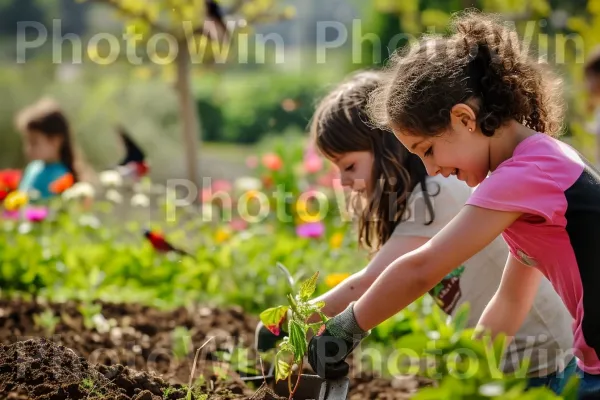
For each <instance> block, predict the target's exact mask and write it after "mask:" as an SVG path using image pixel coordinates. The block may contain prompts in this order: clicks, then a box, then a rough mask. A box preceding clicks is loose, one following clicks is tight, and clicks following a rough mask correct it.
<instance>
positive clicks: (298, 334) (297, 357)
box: [260, 271, 328, 399]
mask: <svg viewBox="0 0 600 400" xmlns="http://www.w3.org/2000/svg"><path fill="white" fill-rule="evenodd" d="M318 277H319V272H318V271H317V272H315V273H314V274H313V276H311V277H310V278H309V279H307V280H306V281H304V282H302V283H301V284H300V287H299V289H298V293H297V294H295V295H294V294H292V293H288V295H287V300H288V305H281V306H277V307H273V308H269V309H266V310H264V311H263V312H262V313H261V314H260V319H261V321H262V323H263V324H264V325H265V326H266V327H267V329H269V330H270V331H271V332H273V333H274V334H275V335H279V333H280V326H281V325H282V323H283V322H284V320H285V319H286V318H287V332H288V336H287V337H285V338H284V339H283V340H282V341H281V342H280V344H279V346H278V351H277V354H276V355H275V381H276V382H278V381H280V380H286V379H287V381H288V388H289V392H290V399H292V398H293V396H294V393H295V392H296V389H297V388H298V385H299V383H300V379H301V378H302V364H303V360H304V355H305V353H306V351H307V348H308V342H307V340H306V337H307V334H308V331H309V329H310V330H312V331H313V333H316V332H318V330H319V328H320V327H321V326H322V325H323V324H324V323H325V322H327V320H328V318H327V316H326V315H325V314H323V313H322V312H321V309H322V308H323V306H325V303H324V302H322V301H321V302H316V303H313V302H311V301H310V300H311V297H312V295H313V293H314V292H315V289H316V287H317V279H318ZM290 284H293V282H290ZM292 287H293V286H292ZM315 313H316V314H318V315H319V316H320V317H321V320H322V322H316V323H312V324H310V323H307V322H306V321H307V320H308V318H309V317H310V316H312V315H314V314H315ZM294 366H296V367H297V371H298V379H297V380H296V382H295V383H294V384H293V383H292V375H293V371H294Z"/></svg>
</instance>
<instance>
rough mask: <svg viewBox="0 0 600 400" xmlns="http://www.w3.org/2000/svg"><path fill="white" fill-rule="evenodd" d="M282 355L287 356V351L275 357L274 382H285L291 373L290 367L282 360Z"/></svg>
mask: <svg viewBox="0 0 600 400" xmlns="http://www.w3.org/2000/svg"><path fill="white" fill-rule="evenodd" d="M284 354H288V352H287V351H285V352H281V351H280V352H279V353H277V355H276V356H275V381H276V382H278V381H280V380H285V379H287V378H288V376H290V374H291V372H292V366H291V365H290V364H289V363H288V362H287V361H285V360H284V359H283V356H284Z"/></svg>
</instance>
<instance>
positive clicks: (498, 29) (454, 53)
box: [368, 10, 564, 136]
mask: <svg viewBox="0 0 600 400" xmlns="http://www.w3.org/2000/svg"><path fill="white" fill-rule="evenodd" d="M450 28H451V29H450V33H451V35H450V36H445V37H441V36H440V37H434V36H424V37H423V38H421V40H419V41H418V43H415V44H413V45H412V46H408V47H406V48H405V49H403V50H402V51H400V52H398V53H396V54H395V55H394V56H392V58H391V63H390V64H389V66H387V67H386V68H385V70H384V78H383V83H382V85H381V86H380V87H379V89H377V90H376V91H374V92H373V93H372V95H371V97H370V100H369V105H368V112H369V115H370V117H371V118H372V120H373V122H374V123H375V124H377V125H380V126H381V127H385V128H386V129H389V128H391V127H392V126H393V127H394V128H397V129H399V130H402V131H403V132H405V133H407V134H413V135H422V136H434V135H438V134H439V133H440V132H442V131H443V130H444V129H446V128H447V127H448V125H449V124H450V110H451V109H452V107H453V106H454V105H455V104H458V103H465V104H468V105H470V106H471V107H472V108H473V110H474V111H475V113H476V115H477V121H476V122H477V124H478V127H479V128H480V129H481V132H482V133H483V134H484V135H486V136H492V135H494V132H495V131H496V129H498V128H499V127H501V126H502V125H504V124H505V123H507V122H509V121H510V120H516V121H518V122H519V123H521V124H523V125H525V126H527V127H529V128H530V129H533V130H536V131H538V132H542V133H546V134H548V135H551V136H558V134H559V133H560V131H561V130H562V127H563V117H564V103H563V98H562V90H561V84H562V82H561V80H560V79H559V78H558V76H557V75H555V74H554V73H553V71H552V70H551V69H550V68H548V66H547V65H544V64H543V63H541V62H538V61H537V60H535V59H533V58H532V57H531V56H529V55H528V54H527V53H526V52H525V51H523V50H522V48H521V44H520V41H519V38H518V35H517V33H516V32H515V31H514V30H513V29H511V28H510V27H509V26H508V25H507V24H503V23H502V22H501V21H500V20H499V18H498V17H497V16H494V15H491V14H484V13H481V12H479V11H472V10H467V11H465V12H462V13H457V14H455V15H453V18H452V21H451V24H450Z"/></svg>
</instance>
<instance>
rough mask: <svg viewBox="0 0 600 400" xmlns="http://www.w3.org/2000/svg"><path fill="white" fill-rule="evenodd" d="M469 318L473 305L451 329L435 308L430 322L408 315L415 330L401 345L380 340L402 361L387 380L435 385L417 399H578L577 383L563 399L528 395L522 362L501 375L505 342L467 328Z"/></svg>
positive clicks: (545, 392)
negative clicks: (417, 379)
mask: <svg viewBox="0 0 600 400" xmlns="http://www.w3.org/2000/svg"><path fill="white" fill-rule="evenodd" d="M413 308H414V305H413ZM468 314H469V305H468V303H465V304H463V305H462V306H461V308H460V309H459V310H458V311H457V313H456V315H455V318H454V319H453V321H452V323H451V324H448V323H447V322H446V318H445V314H444V313H443V312H442V311H441V310H440V309H439V308H438V307H434V308H432V309H431V311H430V313H428V314H427V315H426V316H419V315H418V314H417V313H416V312H414V310H413V311H411V313H405V314H404V318H405V319H407V320H409V321H410V325H411V326H412V328H413V329H412V330H411V331H410V332H407V333H405V334H403V335H402V336H401V337H400V338H398V339H394V338H393V337H391V336H389V337H387V338H386V339H383V340H382V343H385V342H394V343H395V344H394V345H393V347H395V349H396V351H397V352H399V354H401V355H402V356H403V357H400V360H399V362H398V363H397V366H396V368H397V369H395V370H393V371H392V370H390V371H387V372H388V373H389V374H391V375H397V374H409V375H418V376H422V377H425V378H428V379H431V380H433V381H434V382H435V385H433V386H432V387H428V388H424V389H421V390H419V391H418V392H417V394H416V395H415V397H414V398H415V399H418V400H425V399H440V398H443V399H489V398H495V399H521V398H525V399H557V398H566V399H575V398H576V396H575V392H576V388H577V378H576V377H573V380H571V381H569V383H568V385H567V387H566V388H565V389H564V392H563V393H562V394H561V396H562V397H558V396H557V395H555V394H554V393H553V392H552V391H551V390H550V389H548V388H537V389H533V390H529V391H527V390H526V383H527V382H526V379H527V378H526V374H527V370H528V366H529V360H527V359H525V360H523V362H522V364H521V366H520V368H518V369H517V370H516V371H515V372H513V373H505V372H503V371H502V370H501V369H500V362H501V361H502V356H503V353H504V349H505V345H506V338H505V336H504V335H498V336H497V337H496V338H495V339H494V340H492V339H491V337H490V336H489V334H487V333H485V332H476V331H475V329H474V328H466V326H465V321H466V320H467V319H468ZM378 328H379V327H378ZM367 343H372V342H367ZM368 345H369V344H367V346H368ZM384 351H385V350H384ZM574 396H575V397H574Z"/></svg>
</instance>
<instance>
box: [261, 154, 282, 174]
mask: <svg viewBox="0 0 600 400" xmlns="http://www.w3.org/2000/svg"><path fill="white" fill-rule="evenodd" d="M262 163H263V165H264V166H265V167H266V168H267V169H270V170H271V171H279V170H280V169H281V168H282V167H283V161H282V160H281V157H279V156H278V155H277V154H275V153H267V154H265V155H264V156H263V157H262Z"/></svg>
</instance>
